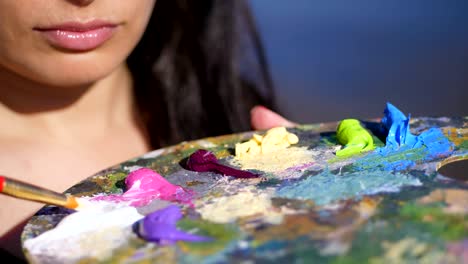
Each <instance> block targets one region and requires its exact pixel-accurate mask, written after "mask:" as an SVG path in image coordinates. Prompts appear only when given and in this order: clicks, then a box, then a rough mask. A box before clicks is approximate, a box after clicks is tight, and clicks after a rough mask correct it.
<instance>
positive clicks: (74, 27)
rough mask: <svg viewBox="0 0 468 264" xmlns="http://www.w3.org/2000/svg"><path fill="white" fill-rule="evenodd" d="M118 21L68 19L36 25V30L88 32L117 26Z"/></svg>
mask: <svg viewBox="0 0 468 264" xmlns="http://www.w3.org/2000/svg"><path fill="white" fill-rule="evenodd" d="M118 25H119V24H118V23H114V22H110V21H105V20H91V21H88V22H79V21H67V22H63V23H60V24H54V25H50V26H39V27H35V28H34V29H35V30H39V31H49V30H61V31H72V32H86V31H90V30H94V29H98V28H103V27H116V26H118Z"/></svg>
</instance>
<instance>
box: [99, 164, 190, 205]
mask: <svg viewBox="0 0 468 264" xmlns="http://www.w3.org/2000/svg"><path fill="white" fill-rule="evenodd" d="M125 185H126V187H127V191H126V192H124V193H123V194H120V195H119V194H112V195H105V196H97V197H94V198H93V199H92V200H97V201H111V202H130V205H131V206H137V207H138V206H145V205H147V204H149V203H150V202H151V201H152V200H154V199H161V200H166V201H174V202H179V203H186V204H191V200H192V197H193V192H191V191H189V190H185V189H184V188H182V187H180V186H178V185H174V184H172V183H170V182H168V181H167V180H166V179H165V178H164V177H162V176H161V175H160V174H158V173H157V172H155V171H153V170H151V169H148V168H141V169H138V170H135V171H133V172H131V173H130V174H129V175H128V176H127V178H126V179H125Z"/></svg>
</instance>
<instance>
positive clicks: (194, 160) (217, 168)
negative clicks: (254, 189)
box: [187, 149, 260, 179]
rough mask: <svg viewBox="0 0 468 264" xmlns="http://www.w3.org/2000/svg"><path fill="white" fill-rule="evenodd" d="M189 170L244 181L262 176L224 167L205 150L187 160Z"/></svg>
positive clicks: (200, 150) (195, 153) (198, 151)
mask: <svg viewBox="0 0 468 264" xmlns="http://www.w3.org/2000/svg"><path fill="white" fill-rule="evenodd" d="M187 168H188V169H189V170H191V171H196V172H208V171H210V172H215V173H219V174H223V175H227V176H232V177H235V178H242V179H249V178H258V177H259V176H260V175H258V174H255V173H252V172H249V171H244V170H238V169H235V168H231V167H228V166H225V165H222V164H220V163H219V161H218V159H217V158H216V156H215V155H214V154H213V153H212V152H210V151H208V150H204V149H199V150H197V151H195V152H194V153H193V154H192V155H190V157H189V158H188V160H187Z"/></svg>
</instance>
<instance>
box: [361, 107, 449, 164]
mask: <svg viewBox="0 0 468 264" xmlns="http://www.w3.org/2000/svg"><path fill="white" fill-rule="evenodd" d="M382 124H383V125H384V126H385V127H386V128H387V129H389V131H388V136H387V140H386V145H385V147H382V148H377V149H376V151H375V152H374V153H371V154H369V155H367V156H365V157H363V158H360V159H358V160H357V161H355V163H354V165H353V166H354V167H355V168H357V169H359V170H369V169H383V170H388V171H403V170H407V169H410V168H412V167H414V166H415V165H417V164H421V163H424V162H429V161H433V160H435V159H442V158H445V157H448V156H450V155H451V154H452V153H453V151H454V149H455V146H454V144H453V143H452V142H451V141H450V140H449V139H448V138H447V137H446V136H445V135H444V133H443V131H442V130H441V129H440V128H436V127H434V128H430V129H428V130H426V131H424V132H422V133H421V134H420V135H418V136H415V135H413V134H411V133H410V130H409V129H410V128H409V117H408V118H406V117H405V116H404V115H403V113H401V111H400V110H398V109H397V108H396V107H395V106H393V105H392V104H390V103H387V108H386V109H385V117H384V118H383V119H382Z"/></svg>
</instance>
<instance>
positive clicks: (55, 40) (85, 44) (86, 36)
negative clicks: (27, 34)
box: [35, 21, 118, 52]
mask: <svg viewBox="0 0 468 264" xmlns="http://www.w3.org/2000/svg"><path fill="white" fill-rule="evenodd" d="M117 27H118V25H117V24H112V23H106V22H101V21H91V22H88V23H77V22H69V23H64V24H60V25H57V26H51V27H39V28H35V30H37V31H38V32H40V33H41V35H42V36H44V37H45V39H46V40H47V41H48V42H49V43H50V44H51V45H52V46H54V47H57V48H61V49H65V50H69V51H77V52H79V51H89V50H93V49H95V48H97V47H99V46H101V45H102V44H104V43H105V42H106V41H107V40H108V39H110V38H111V37H112V36H113V35H114V33H115V31H116V29H117Z"/></svg>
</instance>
